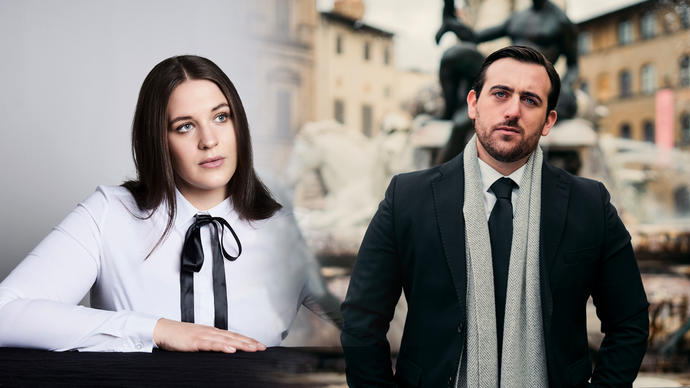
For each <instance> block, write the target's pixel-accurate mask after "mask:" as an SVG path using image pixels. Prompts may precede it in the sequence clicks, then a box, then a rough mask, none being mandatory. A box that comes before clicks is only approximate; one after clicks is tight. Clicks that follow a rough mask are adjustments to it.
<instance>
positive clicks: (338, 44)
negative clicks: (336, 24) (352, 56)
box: [335, 34, 343, 54]
mask: <svg viewBox="0 0 690 388" xmlns="http://www.w3.org/2000/svg"><path fill="white" fill-rule="evenodd" d="M335 53H336V54H342V53H343V36H342V35H340V34H338V35H336V36H335Z"/></svg>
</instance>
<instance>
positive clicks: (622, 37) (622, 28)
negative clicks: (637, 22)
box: [618, 20, 633, 45]
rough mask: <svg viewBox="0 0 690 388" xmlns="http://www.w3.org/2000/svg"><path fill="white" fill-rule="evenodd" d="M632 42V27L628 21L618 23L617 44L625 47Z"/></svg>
mask: <svg viewBox="0 0 690 388" xmlns="http://www.w3.org/2000/svg"><path fill="white" fill-rule="evenodd" d="M632 41H633V25H632V22H631V21H630V20H623V21H621V22H620V23H618V44H620V45H626V44H630V43H632Z"/></svg>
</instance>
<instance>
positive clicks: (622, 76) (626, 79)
mask: <svg viewBox="0 0 690 388" xmlns="http://www.w3.org/2000/svg"><path fill="white" fill-rule="evenodd" d="M618 81H619V91H620V94H619V96H620V98H626V97H630V95H631V94H632V92H631V90H630V72H629V71H627V70H621V72H620V73H618Z"/></svg>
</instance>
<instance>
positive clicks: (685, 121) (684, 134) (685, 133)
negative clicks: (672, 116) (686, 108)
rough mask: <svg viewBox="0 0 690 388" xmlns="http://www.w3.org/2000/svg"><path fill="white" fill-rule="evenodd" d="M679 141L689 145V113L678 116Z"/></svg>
mask: <svg viewBox="0 0 690 388" xmlns="http://www.w3.org/2000/svg"><path fill="white" fill-rule="evenodd" d="M680 141H681V142H682V143H683V144H690V113H688V112H683V113H682V114H681V115H680Z"/></svg>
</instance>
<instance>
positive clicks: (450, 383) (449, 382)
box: [448, 376, 453, 387]
mask: <svg viewBox="0 0 690 388" xmlns="http://www.w3.org/2000/svg"><path fill="white" fill-rule="evenodd" d="M448 386H449V387H452V386H453V376H450V377H448Z"/></svg>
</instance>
